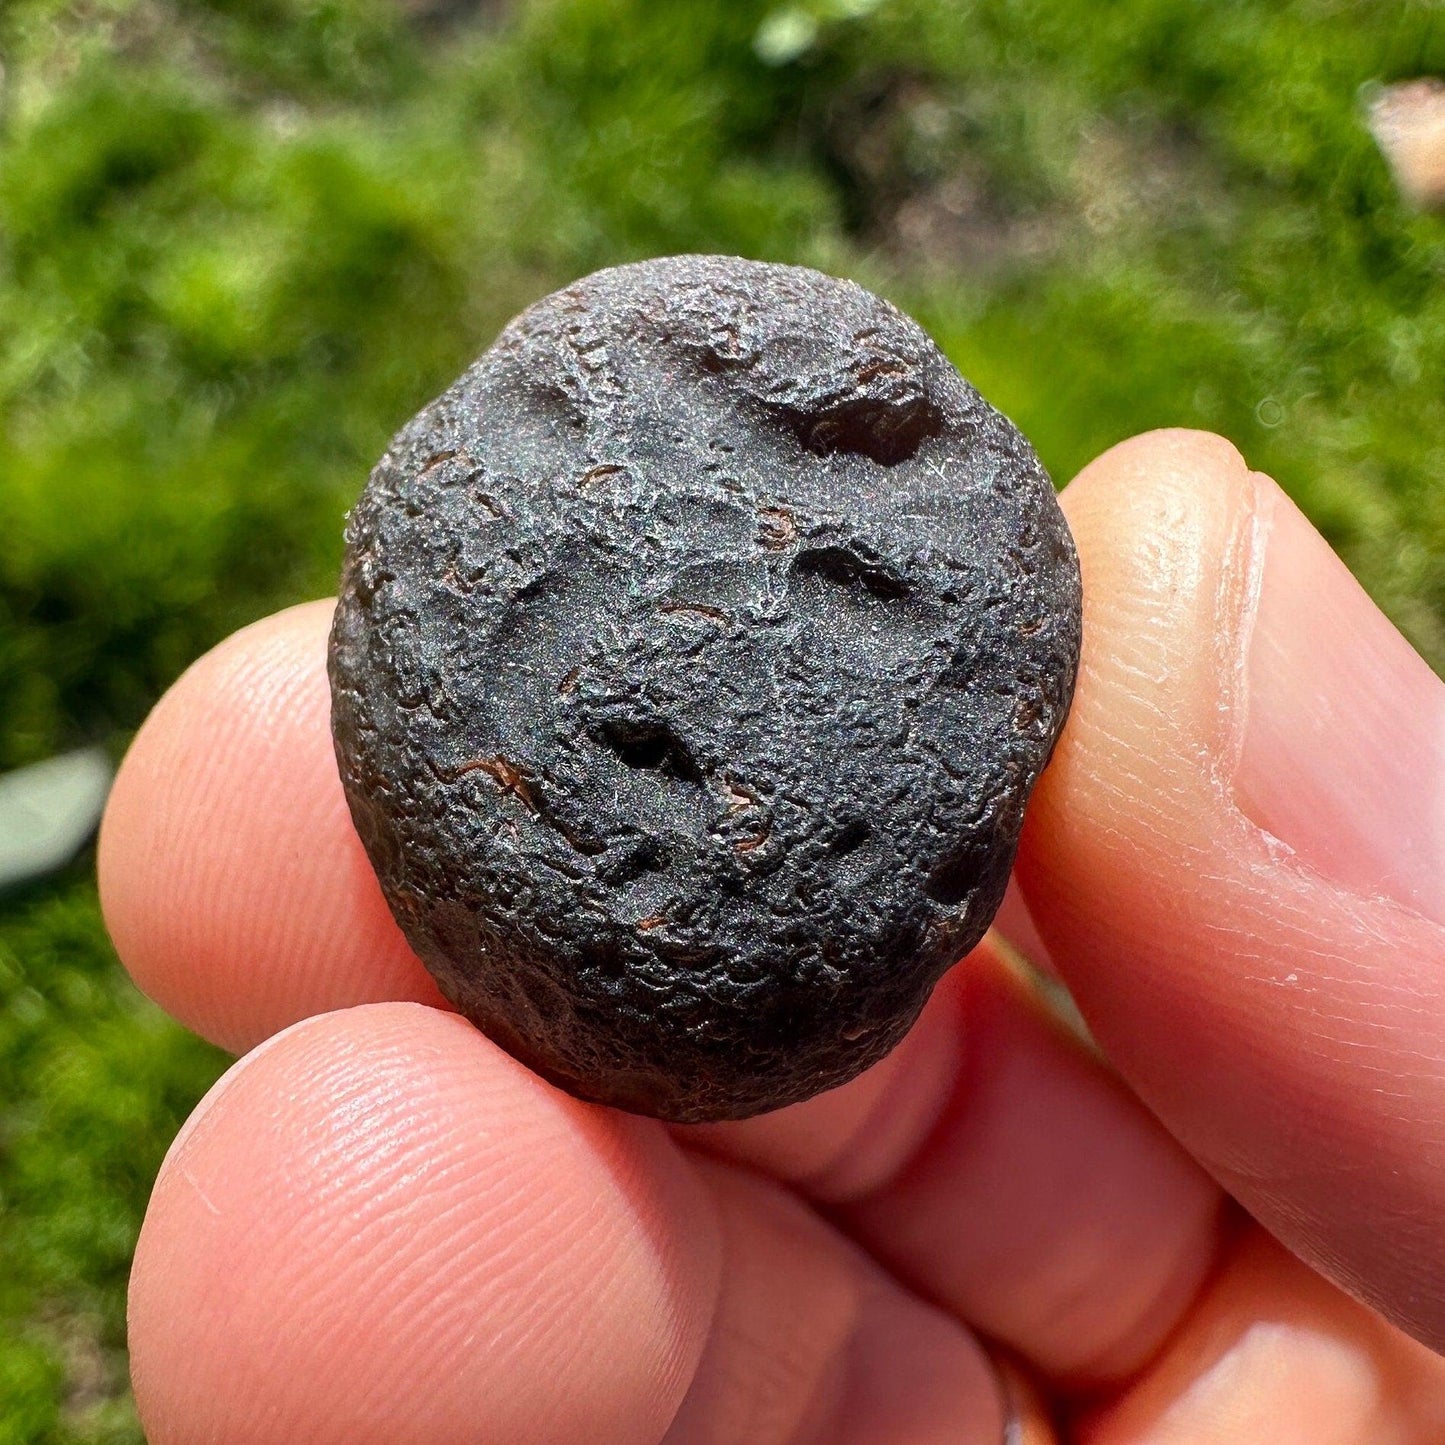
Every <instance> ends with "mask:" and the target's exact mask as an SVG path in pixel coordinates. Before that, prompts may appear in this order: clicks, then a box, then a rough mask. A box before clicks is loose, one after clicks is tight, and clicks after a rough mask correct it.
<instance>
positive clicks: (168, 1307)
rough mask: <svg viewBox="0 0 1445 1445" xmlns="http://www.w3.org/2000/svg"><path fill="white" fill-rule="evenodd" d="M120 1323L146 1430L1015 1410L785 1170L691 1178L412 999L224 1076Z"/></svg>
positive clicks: (506, 1427)
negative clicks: (804, 1200) (792, 1195)
mask: <svg viewBox="0 0 1445 1445" xmlns="http://www.w3.org/2000/svg"><path fill="white" fill-rule="evenodd" d="M720 1280H724V1281H725V1283H722V1284H721V1285H720ZM130 1345H131V1356H132V1365H133V1372H134V1381H135V1391H136V1398H137V1402H138V1406H139V1409H140V1411H141V1415H142V1418H143V1420H144V1422H145V1425H146V1429H147V1438H148V1439H150V1440H151V1441H152V1442H155V1445H166V1442H169V1441H185V1442H190V1441H194V1440H208V1441H212V1442H217V1445H227V1442H231V1441H246V1442H257V1445H260V1442H266V1445H269V1442H272V1441H276V1442H283V1441H284V1442H291V1441H295V1440H307V1441H316V1442H318V1445H327V1442H331V1441H338V1442H340V1441H345V1442H348V1445H367V1442H373V1441H374V1442H386V1445H406V1442H410V1441H417V1442H422V1441H425V1442H429V1445H447V1442H451V1441H456V1442H463V1441H465V1442H467V1445H485V1442H491V1441H497V1442H506V1445H524V1442H528V1441H538V1442H542V1441H545V1442H548V1445H568V1442H573V1441H575V1442H579V1445H580V1442H587V1445H594V1442H606V1441H619V1442H627V1445H641V1442H646V1441H656V1440H658V1439H660V1438H661V1437H662V1436H663V1435H664V1433H665V1432H666V1431H667V1430H668V1427H669V1423H670V1422H672V1421H674V1420H675V1419H677V1420H679V1421H680V1423H678V1424H676V1425H674V1426H673V1433H672V1435H671V1436H670V1437H669V1438H671V1439H676V1440H686V1441H688V1442H689V1445H705V1442H706V1441H709V1440H719V1441H722V1440H727V1441H732V1440H742V1439H746V1440H748V1441H749V1442H756V1445H787V1442H793V1441H798V1442H802V1441H804V1440H813V1439H816V1440H828V1441H830V1442H833V1441H836V1442H840V1445H850V1442H854V1441H856V1442H858V1445H863V1442H864V1441H872V1440H877V1439H908V1440H910V1441H917V1442H919V1445H931V1442H933V1441H939V1442H942V1441H944V1440H960V1439H969V1440H972V1439H977V1440H981V1441H985V1442H988V1445H992V1442H993V1441H994V1440H997V1439H998V1438H999V1437H1000V1433H1001V1428H1002V1406H1001V1401H1000V1396H999V1392H998V1390H997V1387H996V1384H995V1381H994V1379H993V1376H992V1374H991V1373H990V1371H989V1368H988V1365H987V1361H986V1359H985V1357H984V1356H983V1355H982V1353H981V1351H980V1350H979V1349H978V1347H977V1345H976V1344H975V1343H974V1342H973V1341H972V1339H971V1338H970V1337H969V1336H968V1335H967V1334H966V1332H965V1331H963V1330H962V1329H961V1328H960V1327H959V1326H958V1325H957V1324H956V1323H955V1322H954V1321H952V1320H950V1319H948V1318H947V1317H946V1316H945V1315H943V1314H942V1313H941V1312H939V1311H937V1310H934V1309H932V1308H931V1307H929V1306H927V1305H924V1304H923V1303H921V1302H920V1301H917V1300H914V1299H912V1298H910V1297H909V1296H908V1295H907V1294H906V1293H905V1292H904V1291H902V1290H901V1289H900V1288H899V1287H898V1286H897V1285H896V1284H895V1283H893V1282H892V1281H890V1280H888V1279H887V1278H886V1277H884V1276H883V1275H882V1274H881V1273H880V1272H879V1271H878V1270H877V1269H876V1267H875V1266H872V1265H871V1264H870V1263H869V1262H868V1261H867V1260H866V1258H865V1257H864V1256H863V1255H862V1254H861V1253H860V1252H859V1251H858V1250H857V1249H856V1248H854V1247H852V1246H850V1245H848V1244H847V1243H846V1242H845V1241H843V1240H842V1239H841V1238H840V1237H839V1236H837V1235H836V1234H835V1233H834V1232H833V1231H831V1230H830V1229H828V1228H827V1226H825V1225H824V1224H823V1223H822V1221H821V1220H819V1219H818V1218H817V1217H816V1216H814V1215H812V1214H810V1213H809V1212H808V1211H807V1210H806V1209H804V1208H803V1207H802V1206H801V1205H799V1204H798V1203H797V1202H796V1201H793V1200H789V1199H788V1198H787V1197H786V1196H785V1195H784V1194H783V1193H782V1191H781V1190H779V1189H777V1188H776V1186H769V1185H766V1184H764V1183H763V1182H762V1181H760V1180H756V1179H750V1178H748V1177H747V1176H744V1175H742V1174H741V1173H738V1172H737V1171H728V1170H725V1169H724V1168H723V1167H722V1166H713V1167H712V1168H710V1169H709V1170H708V1171H707V1172H706V1176H705V1177H703V1178H702V1179H699V1177H698V1176H697V1175H696V1174H695V1173H694V1172H693V1171H691V1170H689V1169H688V1168H687V1166H686V1165H685V1163H684V1161H683V1159H682V1157H681V1156H680V1155H679V1154H678V1152H677V1151H676V1149H675V1148H673V1147H672V1146H671V1145H670V1144H669V1142H668V1140H667V1137H666V1135H665V1133H664V1132H663V1131H662V1129H661V1128H660V1127H658V1126H657V1125H654V1124H651V1123H649V1122H646V1121H642V1120H637V1119H632V1118H629V1117H627V1116H624V1115H619V1114H615V1113H611V1112H610V1111H607V1110H602V1109H598V1108H595V1107H592V1106H589V1105H585V1104H580V1103H578V1102H577V1101H576V1100H573V1099H569V1098H567V1097H566V1096H565V1095H563V1094H561V1093H559V1092H558V1091H556V1090H554V1089H552V1088H550V1087H549V1086H548V1085H545V1084H543V1083H541V1082H540V1081H539V1080H538V1079H536V1078H535V1077H534V1076H532V1075H530V1074H529V1073H528V1072H527V1071H526V1070H525V1069H523V1068H522V1067H521V1066H520V1065H519V1064H517V1063H516V1062H515V1061H513V1060H511V1059H510V1058H508V1057H507V1056H506V1055H505V1054H503V1053H501V1052H500V1051H499V1050H498V1049H496V1048H495V1047H494V1046H492V1045H491V1044H490V1043H488V1042H487V1041H486V1040H485V1039H484V1038H482V1037H481V1035H479V1034H477V1033H476V1032H475V1031H474V1030H472V1029H471V1028H470V1027H469V1026H467V1025H466V1024H465V1023H463V1022H462V1021H461V1020H459V1019H457V1018H455V1017H454V1016H451V1015H446V1014H442V1013H439V1012H437V1011H434V1010H428V1009H421V1008H418V1007H416V1006H415V1005H377V1006H372V1007H369V1008H361V1009H353V1010H346V1011H342V1012H337V1013H333V1014H329V1015H327V1016H325V1017H323V1018H318V1019H312V1020H309V1021H307V1022H305V1023H303V1024H300V1025H298V1026H297V1027H295V1028H294V1029H291V1030H289V1031H287V1032H286V1033H284V1034H282V1035H279V1036H277V1037H276V1038H275V1039H273V1040H271V1041H270V1042H269V1043H267V1044H266V1045H264V1046H262V1047H261V1048H259V1049H257V1050H255V1051H254V1052H253V1053H251V1054H250V1055H248V1056H247V1057H246V1058H245V1059H243V1060H242V1061H241V1063H240V1064H238V1065H236V1066H235V1068H233V1069H232V1070H231V1072H230V1073H229V1074H227V1075H226V1077H225V1078H224V1079H223V1080H222V1082H221V1083H220V1084H219V1085H218V1086H217V1088H216V1090H215V1091H213V1093H212V1094H211V1095H210V1096H209V1097H208V1099H207V1100H206V1101H205V1102H204V1103H203V1104H202V1106H201V1108H200V1110H199V1111H198V1113H197V1115H196V1116H195V1117H193V1119H192V1120H191V1121H190V1123H188V1125H187V1126H186V1129H185V1130H184V1131H183V1133H182V1135H181V1136H180V1138H178V1139H177V1141H176V1143H175V1144H174V1146H173V1147H172V1149H171V1151H170V1154H169V1155H168V1157H167V1160H166V1164H165V1167H164V1168H163V1170H162V1173H161V1176H160V1178H159V1180H158V1181H157V1185H156V1191H155V1194H154V1197H153V1199H152V1201H151V1206H150V1209H149V1211H148V1213H147V1216H146V1221H145V1225H144V1228H143V1230H142V1233H141V1238H140V1243H139V1246H138V1249H137V1252H136V1260H135V1266H134V1271H133V1275H132V1282H131V1301H130ZM699 1362H701V1367H700V1368H699ZM684 1401H685V1403H684ZM680 1406H681V1408H682V1410H683V1414H682V1415H681V1416H678V1410H679V1407H680ZM860 1428H864V1429H865V1433H861V1434H860V1433H858V1432H859V1429H860ZM679 1432H680V1433H679ZM810 1432H811V1433H810Z"/></svg>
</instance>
